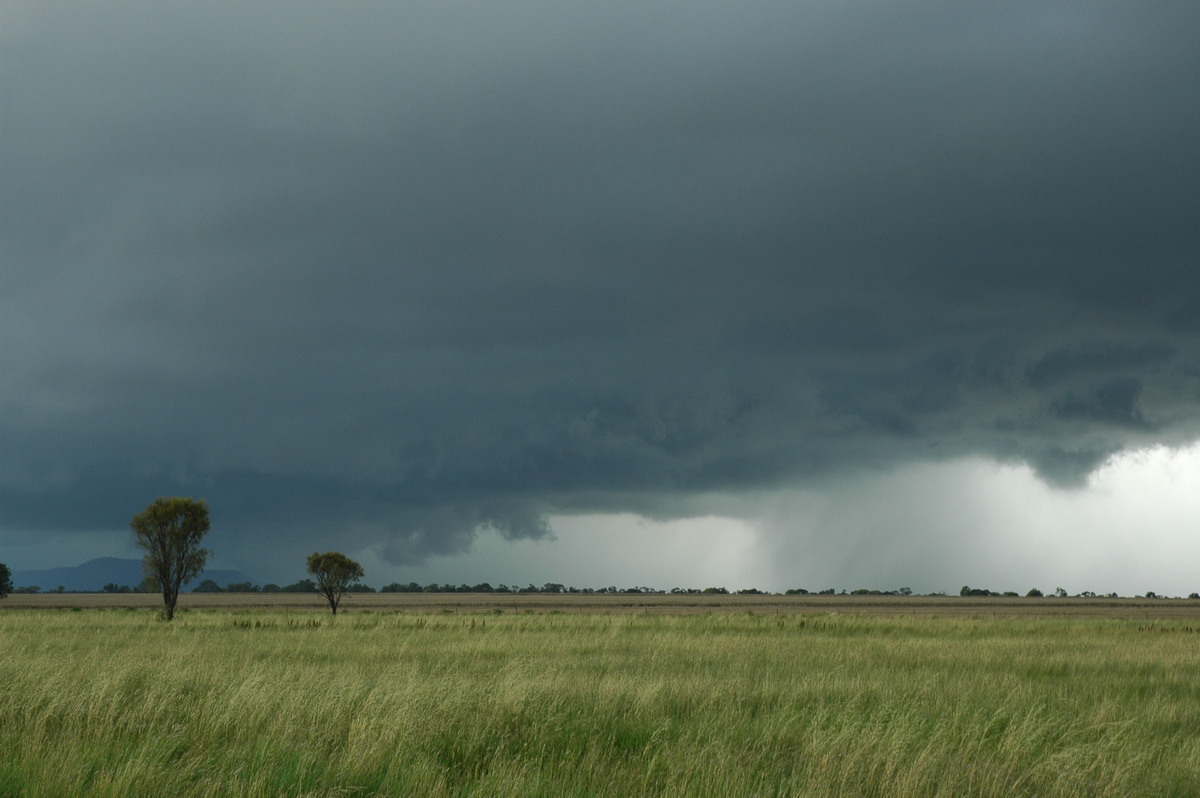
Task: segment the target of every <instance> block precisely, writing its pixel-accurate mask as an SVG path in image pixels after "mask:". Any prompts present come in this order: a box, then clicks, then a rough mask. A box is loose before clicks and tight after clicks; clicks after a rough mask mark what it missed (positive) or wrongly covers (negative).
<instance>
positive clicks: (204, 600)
mask: <svg viewBox="0 0 1200 798" xmlns="http://www.w3.org/2000/svg"><path fill="white" fill-rule="evenodd" d="M155 598H156V597H154V596H123V595H116V596H110V595H85V594H77V595H71V594H64V595H39V596H12V597H10V598H9V599H6V600H5V601H4V602H3V603H2V604H0V646H2V649H0V651H2V656H0V683H2V684H4V686H5V688H4V690H3V692H0V728H3V729H4V730H5V739H6V745H5V746H3V747H0V795H4V796H74V795H89V796H92V795H95V796H159V795H178V796H230V795H233V796H241V795H247V796H277V795H289V796H292V795H306V796H332V795H362V796H385V795H472V796H476V795H477V796H485V795H486V796H537V795H543V796H560V795H580V796H582V795H591V796H609V795H612V796H617V795H620V796H630V795H651V796H677V795H714V796H716V795H719V796H741V795H788V796H791V795H796V796H836V795H863V796H964V795H985V796H1012V795H1031V796H1032V795H1038V796H1105V795H1110V796H1136V795H1146V796H1164V795H1180V796H1183V795H1196V794H1200V602H1196V601H1189V600H1163V599H1158V600H1140V599H1139V600H1135V599H1125V600H1111V601H1110V600H1105V599H1041V600H1038V599H1012V600H1005V599H995V598H992V599H963V598H957V597H954V598H946V597H903V598H901V597H894V598H893V597H830V596H821V597H814V596H802V597H778V596H717V597H712V596H626V595H617V596H610V595H604V596H544V595H541V596H499V597H496V596H472V595H446V594H416V595H412V594H408V595H404V594H385V595H379V594H365V595H364V594H356V595H354V596H352V597H350V598H349V599H348V601H350V603H349V604H348V605H345V606H346V608H345V610H344V612H343V613H339V615H338V616H337V618H336V619H334V618H332V617H331V616H330V615H329V614H328V612H327V611H324V612H322V605H321V603H320V601H319V600H318V599H317V598H316V597H311V596H298V595H262V594H257V595H256V594H249V595H237V594H216V595H204V596H201V595H196V594H188V595H186V596H184V599H183V601H182V602H181V612H180V613H179V615H177V617H176V619H175V621H173V622H171V623H165V622H162V621H160V620H157V614H156V609H155V608H156V603H155V600H154V599H155ZM14 599H17V601H13V600H14ZM85 605H86V606H85ZM1168 610H1170V612H1168Z"/></svg>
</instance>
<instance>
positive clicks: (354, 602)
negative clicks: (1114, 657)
mask: <svg viewBox="0 0 1200 798" xmlns="http://www.w3.org/2000/svg"><path fill="white" fill-rule="evenodd" d="M161 603H162V599H161V597H160V596H158V595H157V594H149V593H119V594H110V593H40V594H32V595H30V594H15V595H10V596H9V597H8V598H6V599H4V600H3V601H2V602H0V610H3V609H4V608H6V607H8V608H12V609H17V608H28V609H69V608H73V607H81V608H85V609H87V608H111V609H122V608H126V607H134V608H147V609H150V608H153V607H157V606H159V605H161ZM179 608H180V609H181V610H187V609H257V610H271V609H286V610H289V611H302V610H312V611H313V612H328V611H329V608H328V605H326V604H325V602H324V600H323V599H322V598H321V597H320V596H318V595H316V594H304V593H183V594H182V595H180V597H179ZM364 610H370V611H373V612H387V611H401V612H430V613H480V612H494V611H496V610H499V611H501V612H512V613H522V612H533V613H550V612H564V613H646V614H695V613H700V614H703V613H714V614H720V613H754V614H760V613H761V614H766V615H794V614H828V613H857V614H867V615H884V616H891V615H914V616H930V617H972V616H975V617H981V618H1032V617H1088V618H1123V619H1138V618H1155V619H1178V620H1180V621H1195V622H1196V623H1197V625H1200V600H1196V599H1165V598H1157V599H1146V598H1116V599H1110V598H1024V597H1022V598H1001V597H960V596H849V595H846V596H817V595H808V596H781V595H679V594H674V595H673V594H607V593H605V594H543V593H527V594H511V593H510V594H505V593H499V594H498V593H351V594H347V595H346V597H345V598H344V599H343V600H342V606H341V610H340V611H341V612H343V613H345V612H349V613H353V612H356V611H364Z"/></svg>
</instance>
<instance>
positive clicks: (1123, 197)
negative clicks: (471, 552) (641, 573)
mask: <svg viewBox="0 0 1200 798" xmlns="http://www.w3.org/2000/svg"><path fill="white" fill-rule="evenodd" d="M0 30H2V31H3V32H2V33H0V47H2V52H3V55H2V57H0V106H2V107H3V108H4V109H5V110H4V114H3V116H4V121H3V123H2V126H0V173H2V174H4V175H5V179H4V181H3V184H2V185H0V258H2V259H3V264H2V266H0V335H2V340H3V345H2V347H0V405H2V406H3V408H4V413H3V414H2V416H0V451H2V452H3V458H2V459H0V528H2V529H8V530H35V531H37V530H44V531H46V532H47V533H49V532H50V531H55V530H59V531H61V530H83V529H88V530H91V529H119V528H121V527H122V526H123V524H124V521H125V519H127V518H128V517H129V516H130V515H131V514H132V513H133V512H135V511H136V510H137V508H138V507H140V506H142V505H144V503H145V502H146V501H148V500H149V499H150V498H152V497H153V496H155V495H159V494H193V495H197V496H203V497H206V498H207V499H208V500H209V501H210V504H211V505H212V507H213V513H214V518H215V519H217V520H218V521H219V523H218V524H217V525H216V527H215V528H214V535H216V536H223V537H222V540H221V545H222V546H223V547H224V549H225V550H226V551H229V552H236V553H237V556H239V557H242V558H243V559H252V558H253V557H255V556H265V555H262V554H261V552H264V551H269V550H271V548H272V547H277V546H278V545H279V544H280V543H281V542H283V541H286V542H287V543H288V545H293V544H294V545H295V546H301V547H306V548H307V547H310V546H313V545H321V544H320V543H319V542H320V541H328V540H329V539H330V538H336V539H337V540H338V542H339V544H340V545H343V546H345V547H347V548H349V547H351V546H366V545H368V544H371V543H378V544H379V545H380V547H381V549H380V550H381V552H382V553H383V555H384V556H386V557H387V558H389V559H390V560H392V561H394V562H407V563H411V562H419V561H421V560H423V559H424V558H427V557H429V556H431V555H447V554H454V553H456V552H461V551H463V550H465V549H466V548H468V547H469V546H470V545H471V543H472V540H473V539H474V537H475V535H476V533H477V531H478V530H479V529H482V528H491V529H494V530H496V531H498V532H500V533H501V534H502V535H503V536H506V537H509V538H513V539H516V538H523V537H544V536H546V535H548V534H549V527H548V526H547V523H546V521H545V518H546V516H547V515H548V514H571V513H596V512H636V513H641V514H643V515H646V516H648V517H656V518H671V517H677V516H680V515H685V514H687V513H691V512H697V509H696V508H697V507H699V506H700V505H704V507H705V510H704V511H705V512H710V511H714V508H713V507H712V506H711V505H712V502H713V501H714V500H713V499H712V497H714V496H722V495H724V496H737V495H739V494H749V493H753V492H755V491H764V490H774V489H787V488H791V487H795V486H803V485H805V484H812V483H820V481H821V480H825V479H830V478H837V479H838V480H844V479H847V478H850V479H852V478H853V475H855V474H859V473H868V472H875V471H877V470H878V469H886V468H889V467H891V466H894V465H897V464H903V463H913V462H930V461H948V460H952V459H956V458H964V457H982V458H986V459H991V460H995V461H1000V462H1006V463H1028V464H1029V465H1030V466H1032V467H1033V468H1034V469H1035V470H1036V472H1037V473H1038V475H1039V476H1040V477H1041V478H1042V479H1043V480H1044V481H1045V482H1046V483H1048V484H1050V485H1053V486H1057V487H1060V488H1070V487H1073V486H1079V485H1081V484H1083V482H1084V480H1086V478H1087V476H1088V474H1089V473H1091V472H1093V471H1094V470H1095V469H1096V468H1097V467H1098V466H1100V465H1101V464H1102V463H1104V462H1105V461H1106V460H1107V459H1108V458H1109V457H1110V456H1112V455H1113V454H1114V453H1117V452H1120V451H1122V450H1124V449H1127V448H1130V447H1140V446H1146V445H1151V444H1155V443H1165V444H1182V443H1185V442H1188V441H1191V440H1194V439H1195V438H1196V437H1197V436H1198V435H1200V412H1198V410H1197V408H1198V407H1200V404H1198V401H1197V400H1198V399H1200V369H1198V367H1197V364H1198V363H1200V358H1198V355H1200V338H1198V336H1200V270H1198V269H1197V266H1198V264H1200V233H1198V231H1200V223H1198V221H1200V220H1198V219H1197V213H1196V210H1195V208H1196V203H1195V197H1196V196H1197V194H1198V193H1200V158H1197V156H1196V154H1195V141H1196V140H1197V138H1198V137H1200V83H1198V82H1197V81H1196V80H1194V79H1192V78H1191V76H1192V75H1195V74H1200V54H1198V53H1197V50H1196V47H1195V41H1194V39H1195V37H1194V35H1193V33H1194V32H1195V31H1196V30H1200V9H1197V8H1193V7H1192V6H1190V5H1187V4H1159V5H1155V6H1153V7H1138V8H1136V9H1135V8H1132V7H1130V8H1125V7H1121V6H1115V5H1096V4H1094V3H1084V2H1054V3H1049V4H1040V5H1036V6H1034V5H1027V4H1016V5H1011V4H1010V5H1005V6H997V7H994V8H993V7H989V8H986V9H982V8H981V9H976V8H965V7H960V6H957V5H955V4H947V3H940V2H914V3H909V4H905V5H902V6H897V7H889V8H882V7H880V6H878V4H871V3H843V4H838V5H837V6H836V7H834V6H829V5H827V4H815V3H787V4H776V3H765V2H764V3H751V4H750V5H748V6H746V5H739V6H737V7H736V8H735V7H733V6H730V5H727V4H721V3H708V2H705V3H699V4H696V3H687V4H682V3H670V2H668V3H661V4H651V5H649V6H647V5H645V4H642V3H622V2H618V3H604V4H584V5H578V4H561V3H548V2H517V3H508V4H502V5H496V4H490V3H471V2H467V3H453V4H446V3H441V4H436V3H429V4H425V3H404V4H390V5H389V4H383V5H380V4H343V5H339V6H337V7H336V8H335V7H332V6H329V5H328V4H325V3H308V2H299V3H289V4H287V6H278V5H276V4H269V3H263V2H249V3H246V2H239V3H232V2H218V3H208V4H203V5H195V6H184V7H170V8H166V7H162V6H161V5H159V4H150V3H143V2H118V3H112V4H104V5H96V6H88V7H85V8H78V7H74V6H72V7H70V8H68V7H67V6H65V5H61V4H56V3H21V2H9V3H6V4H4V5H3V6H0ZM731 501H732V500H731ZM717 511H719V508H717Z"/></svg>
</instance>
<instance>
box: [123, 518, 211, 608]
mask: <svg viewBox="0 0 1200 798" xmlns="http://www.w3.org/2000/svg"><path fill="white" fill-rule="evenodd" d="M208 526H209V525H208V505H206V504H205V503H204V502H202V501H196V500H194V499H181V498H169V499H168V498H163V497H159V498H157V499H155V500H154V501H153V502H152V503H151V504H150V505H149V506H148V507H146V509H145V510H143V511H142V512H140V513H138V514H137V515H135V516H134V517H133V519H132V520H130V522H129V527H130V528H131V529H132V530H133V534H134V537H135V538H136V542H137V545H138V548H140V549H143V550H144V551H145V552H146V556H144V557H143V558H142V569H143V571H144V572H145V574H146V581H148V582H149V583H150V584H151V585H152V586H153V589H155V590H160V591H162V597H163V617H164V618H166V620H168V621H169V620H171V619H173V618H174V617H175V603H176V602H177V601H179V589H180V587H181V586H183V585H185V584H187V583H188V582H190V581H192V579H194V578H195V577H196V576H197V575H198V574H199V573H200V572H201V571H203V570H204V563H205V561H206V560H207V559H208V555H209V552H208V550H207V549H202V548H200V539H201V538H203V537H204V533H206V532H208Z"/></svg>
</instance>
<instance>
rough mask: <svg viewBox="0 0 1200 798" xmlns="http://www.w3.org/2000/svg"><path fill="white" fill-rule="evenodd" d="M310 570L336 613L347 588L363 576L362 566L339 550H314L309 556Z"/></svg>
mask: <svg viewBox="0 0 1200 798" xmlns="http://www.w3.org/2000/svg"><path fill="white" fill-rule="evenodd" d="M308 572H309V573H310V574H312V575H313V576H314V577H315V578H316V580H317V590H318V591H319V592H320V593H321V594H322V595H323V596H325V600H326V601H328V602H329V609H330V611H331V612H332V613H333V614H334V615H337V611H338V604H340V603H341V601H342V595H343V594H344V593H345V592H346V589H347V588H349V587H350V585H351V583H353V582H357V581H358V580H359V579H362V577H363V569H362V566H361V565H359V564H358V563H356V562H355V561H354V560H352V559H350V558H349V557H347V556H346V555H345V554H342V553H341V552H339V551H327V552H325V553H324V554H318V553H316V552H315V551H314V552H313V553H312V554H311V555H309V558H308Z"/></svg>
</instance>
